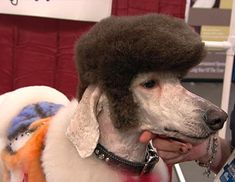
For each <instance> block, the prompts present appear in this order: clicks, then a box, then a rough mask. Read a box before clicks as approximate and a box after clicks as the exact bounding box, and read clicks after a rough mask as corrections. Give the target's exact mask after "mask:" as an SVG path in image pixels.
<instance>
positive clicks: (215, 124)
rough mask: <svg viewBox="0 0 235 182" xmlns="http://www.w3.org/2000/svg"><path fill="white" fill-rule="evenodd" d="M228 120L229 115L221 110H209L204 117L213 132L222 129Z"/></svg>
mask: <svg viewBox="0 0 235 182" xmlns="http://www.w3.org/2000/svg"><path fill="white" fill-rule="evenodd" d="M227 118H228V115H227V113H226V112H224V111H223V110H221V109H209V110H207V111H206V113H205V116H204V119H205V122H206V124H207V126H208V127H209V128H210V129H211V130H213V131H217V130H219V129H221V128H222V127H223V125H224V122H225V121H226V120H227Z"/></svg>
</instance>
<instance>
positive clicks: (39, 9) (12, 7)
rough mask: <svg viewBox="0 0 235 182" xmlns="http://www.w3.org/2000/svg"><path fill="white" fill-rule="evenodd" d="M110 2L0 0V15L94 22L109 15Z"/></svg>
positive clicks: (86, 0)
mask: <svg viewBox="0 0 235 182" xmlns="http://www.w3.org/2000/svg"><path fill="white" fill-rule="evenodd" d="M111 8H112V0H1V1H0V13H3V14H14V15H29V16H40V17H49V18H59V19H71V20H80V21H92V22H96V21H99V20H101V19H103V18H105V17H108V16H110V15H111Z"/></svg>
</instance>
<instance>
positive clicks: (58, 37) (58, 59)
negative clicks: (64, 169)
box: [0, 0, 185, 98]
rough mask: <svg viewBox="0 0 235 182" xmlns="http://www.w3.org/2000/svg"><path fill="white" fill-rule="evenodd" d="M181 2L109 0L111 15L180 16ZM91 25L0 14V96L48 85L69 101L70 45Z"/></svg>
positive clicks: (72, 86)
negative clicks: (64, 95)
mask: <svg viewBox="0 0 235 182" xmlns="http://www.w3.org/2000/svg"><path fill="white" fill-rule="evenodd" d="M184 11H185V0H171V1H168V0H113V5H112V14H113V15H117V16H123V15H139V14H145V13H149V12H157V13H164V14H170V15H173V16H177V17H180V18H183V17H184ZM93 24H94V23H91V22H81V21H68V20H67V21H66V20H58V19H49V18H38V17H28V16H14V15H3V14H1V15H0V94H2V93H5V92H8V91H11V90H14V89H16V88H20V87H24V86H29V85H48V86H51V87H54V88H56V89H58V90H60V91H61V92H63V93H64V94H66V95H67V96H68V97H69V98H72V97H75V95H76V94H75V93H76V85H77V84H78V80H79V79H78V78H77V73H76V69H75V63H74V45H75V42H76V40H77V39H78V38H79V36H80V35H81V34H82V33H84V32H86V31H87V30H88V29H89V28H90V27H91V26H92V25H93Z"/></svg>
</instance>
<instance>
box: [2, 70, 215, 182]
mask: <svg viewBox="0 0 235 182" xmlns="http://www.w3.org/2000/svg"><path fill="white" fill-rule="evenodd" d="M149 80H155V81H156V83H157V84H156V85H155V86H154V87H153V88H145V87H144V86H143V85H144V83H146V82H147V81H149ZM130 90H131V92H132V93H133V97H134V100H135V101H136V102H137V103H138V118H139V121H140V124H139V126H138V127H137V128H135V129H130V130H127V131H125V132H121V131H119V130H118V129H116V128H115V127H114V125H113V122H112V121H111V117H110V110H109V109H110V107H109V102H108V99H107V97H106V95H105V93H103V92H102V90H100V88H99V86H98V85H92V86H89V87H88V88H87V90H86V91H85V93H84V95H83V98H82V100H81V101H80V102H79V103H77V101H76V100H74V101H72V102H70V103H69V101H68V99H67V98H66V97H65V96H64V95H63V94H62V93H59V92H58V91H55V90H54V89H52V88H48V87H28V88H22V89H19V90H16V91H14V92H11V93H7V94H5V95H3V96H1V97H0V101H1V104H0V109H1V119H2V121H1V126H0V134H1V138H2V139H3V141H2V142H1V143H2V144H3V147H5V146H6V142H7V141H6V131H7V128H8V126H9V123H10V121H11V120H12V118H13V117H14V116H16V115H17V113H18V112H19V111H20V110H21V109H22V108H23V107H24V106H26V105H28V104H32V103H36V102H39V101H49V102H54V103H59V104H63V105H65V107H64V108H62V109H61V110H60V111H59V112H58V113H57V114H56V115H55V116H54V118H53V119H52V121H51V123H50V126H49V129H48V133H47V136H46V142H45V149H44V150H43V156H42V165H43V169H44V172H45V175H46V179H47V181H48V182H64V181H68V182H73V181H78V180H79V181H81V182H88V181H89V182H92V181H98V182H99V181H100V182H105V181H112V182H119V181H123V179H124V178H125V176H123V175H121V173H120V172H119V171H117V170H113V169H112V168H110V167H109V166H108V165H106V164H105V163H104V162H101V161H100V160H99V159H97V158H96V157H94V154H93V150H94V147H95V146H96V144H97V142H100V143H101V144H102V145H104V146H105V147H106V148H107V149H108V150H110V151H112V152H113V153H115V154H116V155H118V156H120V157H123V158H125V159H127V160H131V161H138V162H140V161H143V158H144V152H145V148H146V146H145V145H144V144H141V143H140V142H139V137H140V134H141V133H142V132H143V131H144V130H149V131H151V132H153V133H156V134H160V135H164V136H168V137H175V138H178V139H182V140H185V141H188V142H199V141H201V140H202V139H203V138H206V137H208V136H209V135H210V134H211V133H212V131H211V130H210V129H209V127H208V126H207V125H206V124H205V121H204V120H203V117H202V116H203V114H204V112H205V111H204V110H205V107H208V108H210V107H216V106H214V105H213V104H211V103H210V102H208V101H206V100H204V99H202V98H201V97H198V96H196V95H194V94H192V93H190V92H188V91H187V90H185V89H184V88H183V87H182V86H181V84H180V82H179V80H178V78H177V77H176V75H174V74H171V73H145V74H140V75H138V76H137V78H136V79H134V80H133V82H132V84H131V87H130ZM124 109H125V108H124ZM81 126H82V127H81ZM158 165H161V167H156V169H161V171H160V172H159V175H161V179H162V180H161V181H168V177H167V174H166V171H167V170H166V168H165V166H164V165H163V168H162V164H161V163H159V164H158ZM16 182H17V181H16Z"/></svg>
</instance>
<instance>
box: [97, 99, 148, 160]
mask: <svg viewBox="0 0 235 182" xmlns="http://www.w3.org/2000/svg"><path fill="white" fill-rule="evenodd" d="M101 100H102V101H101V102H100V103H99V105H101V107H102V111H101V112H100V114H99V116H98V122H99V130H100V138H99V143H100V144H101V145H103V146H104V147H105V148H106V149H107V150H108V151H110V152H112V153H114V154H115V155H117V156H119V157H122V158H124V159H126V160H129V161H133V162H143V161H144V154H145V150H146V145H144V144H142V143H140V142H139V136H140V132H138V131H133V130H132V131H126V132H121V131H119V130H118V129H117V128H115V127H114V125H113V122H112V121H111V117H110V110H109V105H108V100H107V98H106V97H103V98H102V99H101Z"/></svg>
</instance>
